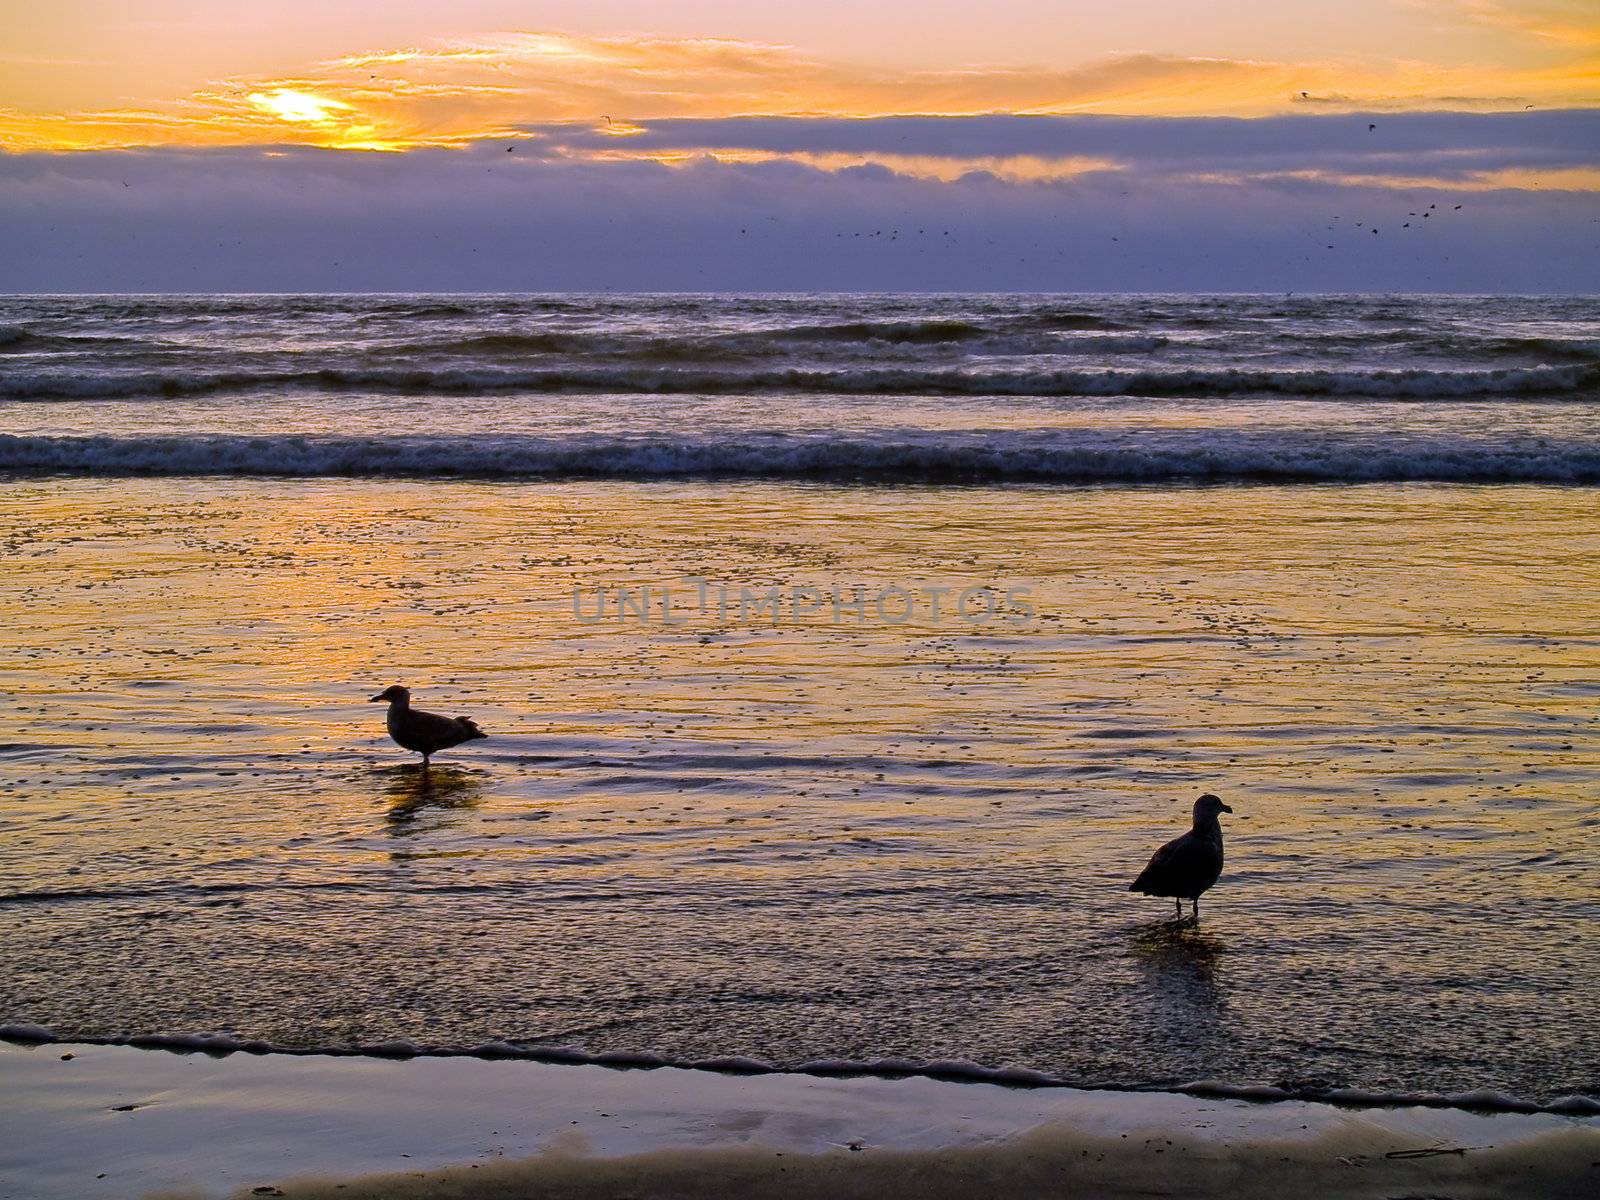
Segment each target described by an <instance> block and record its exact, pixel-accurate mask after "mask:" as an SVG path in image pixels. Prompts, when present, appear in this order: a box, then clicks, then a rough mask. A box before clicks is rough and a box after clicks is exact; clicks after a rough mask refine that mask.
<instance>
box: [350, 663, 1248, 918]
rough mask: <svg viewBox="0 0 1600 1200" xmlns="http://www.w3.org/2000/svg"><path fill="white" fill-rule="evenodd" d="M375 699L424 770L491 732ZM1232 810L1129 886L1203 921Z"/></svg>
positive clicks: (394, 696) (1156, 859)
mask: <svg viewBox="0 0 1600 1200" xmlns="http://www.w3.org/2000/svg"><path fill="white" fill-rule="evenodd" d="M372 702H373V703H374V704H377V703H386V704H388V706H389V712H388V717H387V720H386V724H387V725H388V727H389V736H390V737H391V738H393V739H394V741H395V743H396V744H397V745H399V746H400V747H401V748H402V749H405V750H410V751H413V752H414V753H417V754H420V755H422V769H423V770H424V771H426V770H427V769H428V766H429V763H430V762H431V761H432V759H433V756H434V755H435V754H437V753H439V751H441V750H449V749H451V748H452V747H454V746H459V745H462V744H463V743H465V742H472V741H477V740H478V739H479V738H486V737H488V736H489V735H488V734H486V733H485V732H484V731H483V730H481V729H479V728H478V723H477V722H476V721H474V720H473V719H472V718H471V717H446V716H441V715H440V714H438V713H431V712H423V711H422V710H421V709H417V708H412V707H411V691H410V689H409V688H404V687H401V686H400V685H399V684H395V685H394V686H393V687H388V688H385V689H384V690H383V691H381V692H379V693H378V694H377V695H376V696H374V697H372ZM1232 811H1233V809H1231V808H1229V807H1228V806H1227V805H1226V804H1224V803H1223V802H1222V801H1221V800H1219V799H1218V798H1217V797H1216V796H1213V795H1211V794H1210V793H1207V794H1206V795H1204V796H1201V797H1200V799H1198V800H1196V801H1195V802H1194V812H1193V824H1192V825H1191V826H1190V829H1189V832H1188V833H1185V834H1183V835H1182V836H1180V837H1175V838H1173V839H1172V840H1171V841H1170V842H1168V843H1167V844H1166V845H1165V846H1163V847H1161V849H1159V850H1157V851H1156V852H1155V854H1154V855H1152V856H1151V858H1150V863H1149V865H1148V866H1146V867H1145V869H1144V870H1143V871H1141V872H1140V873H1139V877H1138V878H1137V879H1135V880H1134V881H1133V882H1132V883H1130V884H1129V885H1128V890H1129V891H1130V892H1142V893H1143V894H1144V895H1146V896H1165V897H1167V898H1169V899H1171V900H1172V902H1173V904H1174V905H1175V910H1176V911H1175V914H1174V915H1175V916H1176V917H1177V919H1178V920H1180V921H1181V920H1182V919H1183V902H1184V901H1185V900H1187V901H1189V904H1190V916H1191V919H1192V920H1194V921H1196V922H1198V921H1199V920H1200V897H1201V895H1202V894H1204V893H1205V892H1206V891H1208V890H1210V888H1211V885H1212V884H1214V883H1216V882H1217V879H1218V878H1219V877H1220V876H1221V875H1222V825H1221V823H1220V822H1219V821H1218V819H1217V818H1218V814H1220V813H1231V812H1232Z"/></svg>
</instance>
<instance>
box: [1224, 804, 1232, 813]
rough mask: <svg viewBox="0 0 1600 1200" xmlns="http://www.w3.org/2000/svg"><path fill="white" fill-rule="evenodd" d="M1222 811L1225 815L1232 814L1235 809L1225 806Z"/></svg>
mask: <svg viewBox="0 0 1600 1200" xmlns="http://www.w3.org/2000/svg"><path fill="white" fill-rule="evenodd" d="M1222 811H1223V812H1225V813H1231V812H1232V811H1233V809H1231V808H1229V807H1228V806H1227V805H1226V804H1224V805H1223V806H1222Z"/></svg>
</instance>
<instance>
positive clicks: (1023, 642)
mask: <svg viewBox="0 0 1600 1200" xmlns="http://www.w3.org/2000/svg"><path fill="white" fill-rule="evenodd" d="M12 495H13V496H14V497H15V498H16V499H17V501H18V502H17V503H16V504H15V505H12V506H10V507H7V508H4V509H0V530H3V534H0V545H3V546H4V547H6V548H7V551H8V554H9V560H8V561H9V562H10V564H11V565H12V566H13V567H14V568H15V569H13V570H10V571H8V572H6V573H5V574H3V575H0V620H3V621H4V623H5V625H6V627H7V629H8V630H9V636H10V638H11V642H10V645H9V653H8V654H6V655H0V694H3V696H4V697H5V701H6V705H5V710H6V717H7V729H6V732H5V735H4V737H3V738H0V741H3V743H4V745H3V746H0V801H3V808H0V834H3V836H0V879H3V880H4V881H5V883H4V885H3V886H4V892H3V894H0V939H3V943H4V945H5V946H6V948H7V962H6V964H5V968H4V970H0V1023H3V1022H32V1023H36V1024H40V1025H46V1026H49V1027H50V1028H52V1029H54V1030H55V1031H56V1033H58V1034H59V1035H61V1036H64V1037H100V1036H113V1035H123V1034H132V1035H137V1034H149V1033H157V1032H185V1033H197V1034H198V1033H220V1034H228V1035H232V1036H234V1037H237V1038H242V1039H261V1040H264V1041H267V1042H271V1043H273V1044H275V1045H281V1046H288V1047H294V1048H299V1049H311V1050H318V1049H334V1048H340V1047H345V1046H351V1045H369V1044H373V1043H381V1042H386V1041H390V1040H395V1039H404V1040H407V1041H410V1042H414V1043H416V1044H418V1045H422V1046H434V1047H444V1048H451V1047H455V1048H462V1047H472V1046H476V1045H479V1044H481V1043H484V1042H487V1041H491V1040H501V1041H505V1042H508V1043H513V1044H515V1045H518V1046H522V1047H540V1046H556V1047H570V1048H573V1049H575V1050H578V1051H581V1052H584V1053H589V1054H598V1053H605V1052H624V1053H634V1054H652V1055H656V1056H659V1058H661V1059H663V1060H665V1061H668V1062H672V1063H676V1064H683V1063H692V1062H697V1061H701V1060H705V1059H714V1058H717V1057H720V1056H726V1055H742V1056H745V1057H748V1058H751V1059H756V1060H759V1061H762V1062H765V1063H769V1064H773V1065H778V1066H801V1065H804V1064H807V1063H810V1062H814V1061H817V1060H852V1061H858V1062H859V1061H874V1060H878V1059H883V1058H900V1059H904V1060H909V1061H913V1062H930V1061H936V1060H946V1059H960V1060H965V1061H968V1062H972V1063H976V1064H980V1065H983V1066H988V1067H1018V1068H1023V1069H1030V1070H1034V1071H1039V1072H1043V1073H1046V1074H1048V1075H1051V1076H1053V1077H1055V1078H1057V1079H1059V1080H1061V1081H1064V1082H1068V1083H1072V1084H1075V1085H1079V1086H1107V1085H1110V1086H1123V1085H1146V1086H1149V1085H1155V1086H1163V1087H1174V1086H1177V1085H1181V1084H1184V1083H1188V1082H1192V1081H1194V1080H1199V1079H1207V1078H1211V1079H1221V1080H1224V1081H1227V1082H1229V1083H1235V1084H1269V1085H1282V1086H1285V1087H1286V1088H1288V1089H1290V1090H1292V1091H1295V1092H1297V1093H1299V1092H1303V1091H1308V1090H1313V1091H1314V1090H1316V1089H1319V1088H1338V1087H1363V1088H1368V1089H1371V1090H1375V1091H1385V1092H1416V1091H1434V1092H1466V1091H1473V1090H1476V1089H1480V1088H1490V1089H1495V1090H1498V1091H1502V1092H1507V1093H1510V1094H1512V1095H1515V1096H1520V1097H1523V1098H1530V1099H1546V1100H1548V1099H1553V1098H1556V1097H1559V1096H1562V1095H1565V1094H1568V1093H1572V1092H1579V1091H1585V1090H1588V1091H1591V1092H1592V1091H1593V1090H1594V1089H1596V1088H1600V1078H1597V1077H1596V1074H1595V1064H1594V1060H1593V1055H1592V1053H1590V1052H1589V1051H1590V1049H1591V1048H1592V1047H1593V1046H1594V1045H1595V1043H1596V1040H1597V1038H1600V1025H1597V1024H1596V1022H1597V1015H1596V1010H1595V1008H1594V1006H1592V1005H1584V1004H1579V1003H1575V1002H1574V997H1577V996H1586V995H1591V994H1594V992H1595V991H1596V988H1597V976H1596V970H1597V963H1600V959H1597V958H1596V956H1595V955H1594V954H1593V953H1592V952H1591V949H1590V947H1589V946H1588V945H1587V944H1586V943H1592V940H1593V930H1594V928H1595V916H1596V913H1597V911H1600V910H1597V908H1596V901H1595V893H1594V888H1593V880H1594V871H1595V851H1594V845H1595V843H1594V838H1593V831H1594V828H1595V823H1596V819H1597V818H1596V814H1595V809H1594V796H1595V794H1596V791H1595V789H1596V785H1597V782H1600V770H1597V765H1596V759H1595V756H1594V754H1593V746H1594V745H1595V742H1594V736H1595V733H1594V731H1595V716H1594V712H1595V709H1594V702H1595V697H1596V695H1597V694H1600V685H1597V684H1596V682H1595V669H1594V668H1595V662H1596V661H1597V660H1596V654H1597V641H1596V637H1595V630H1596V629H1597V628H1600V575H1597V571H1596V564H1597V563H1600V539H1597V536H1596V532H1595V530H1596V523H1595V521H1594V516H1595V504H1594V496H1593V493H1592V491H1589V490H1587V489H1559V488H1540V487H1516V488H1482V487H1438V486H1388V485H1382V486H1378V485H1374V486H1369V487H1341V488H1315V487H1301V488H1269V487H1261V488H1226V489H1181V488H1128V489H1085V490H1075V489H1005V488H966V489H917V488H850V487H838V486H794V485H777V484H738V485H735V484H726V483H724V484H716V485H709V484H701V483H682V484H657V485H641V484H598V483H590V484H578V483H567V484H519V485H511V484H501V485H495V484H484V483H471V482H444V481H433V482H407V483H401V482H396V481H365V482H350V481H304V480H301V481H294V480H277V481H272V480H266V481H263V480H207V479H197V480H82V479H79V480H39V481H28V482H23V483H18V484H16V485H15V487H14V489H13V492H12ZM691 576H698V577H700V578H704V579H709V580H717V581H726V582H728V583H730V584H736V585H748V586H750V587H764V586H775V585H788V584H793V583H801V584H805V585H809V586H814V587H818V588H831V587H845V586H855V585H860V586H862V587H870V588H881V587H885V586H888V585H892V584H896V583H898V584H903V585H905V586H907V587H933V586H939V587H947V588H955V589H961V588H965V587H968V586H977V585H989V586H993V587H996V588H1004V587H1012V586H1030V587H1032V588H1033V589H1034V590H1033V594H1032V603H1033V605H1034V606H1035V609H1036V619H1035V620H1033V621H1032V622H1031V623H1029V622H1020V621H1019V622H1012V621H1007V620H995V621H990V622H987V623H977V622H969V621H964V620H962V619H960V618H959V616H953V615H952V614H951V613H950V612H949V611H948V605H947V611H946V612H945V613H944V614H943V615H942V616H941V617H940V619H938V620H934V619H933V618H932V616H931V613H930V611H929V606H928V605H927V604H926V602H924V603H923V604H921V605H920V606H919V612H918V613H917V615H916V616H915V618H914V619H912V620H908V621H904V622H892V621H884V620H880V619H878V618H877V616H876V615H875V614H872V615H870V617H869V619H868V620H866V621H864V622H861V621H856V620H853V619H846V620H842V621H835V620H834V619H833V616H832V614H831V613H828V612H823V613H817V614H812V615H810V616H808V617H806V618H805V619H803V620H800V621H793V620H787V619H786V620H782V621H774V620H772V619H771V618H770V616H763V617H756V616H754V615H748V614H747V615H746V616H745V617H744V618H740V617H739V616H738V615H737V614H736V613H732V614H729V615H727V616H726V617H719V616H718V614H716V613H715V612H711V613H708V614H701V615H694V614H686V615H687V616H688V617H689V619H687V620H686V621H685V622H684V623H681V624H680V623H678V622H677V616H674V619H673V622H672V623H667V622H664V621H662V620H660V619H659V610H658V612H657V615H656V619H652V620H650V621H641V620H638V619H632V618H629V619H617V618H616V617H615V616H614V615H613V616H612V617H610V618H608V619H606V620H601V621H585V620H579V619H577V618H575V616H574V614H573V608H572V591H573V588H574V587H584V588H592V587H594V586H597V585H601V584H607V585H615V586H621V585H627V586H630V587H635V588H637V587H640V586H644V585H646V584H651V585H662V584H668V583H670V584H672V585H673V586H675V587H677V588H678V589H679V595H680V597H686V596H692V594H693V588H692V585H688V584H685V583H684V582H683V580H684V579H685V577H691ZM947 599H948V597H947ZM680 615H685V614H680ZM397 681H402V682H406V683H408V684H409V685H411V686H412V687H413V688H415V689H416V693H417V703H418V704H419V705H420V706H422V707H424V708H428V709H430V710H442V711H445V712H447V713H449V714H451V715H454V714H455V713H468V714H470V715H472V716H473V717H475V718H476V719H477V720H478V721H479V722H480V723H481V724H482V725H483V727H484V728H485V729H486V730H488V731H489V733H490V734H491V737H490V738H489V740H487V741H482V742H475V743H473V744H472V746H470V747H466V748H463V749H462V750H460V751H457V752H453V753H452V754H449V755H446V756H443V757H442V758H441V759H440V761H439V765H438V766H437V767H436V768H435V770H434V771H433V772H431V773H430V774H429V776H428V777H427V778H426V779H424V778H423V777H422V776H421V775H420V774H419V772H418V771H417V770H416V768H415V766H414V764H413V763H412V762H410V761H408V760H410V759H413V758H414V757H415V756H412V755H408V754H405V753H403V752H401V751H400V750H399V749H398V748H397V747H395V746H394V745H393V744H392V743H391V742H390V741H389V740H388V737H387V735H386V734H385V732H384V729H383V721H382V711H381V709H380V707H379V706H377V705H372V704H368V703H367V698H368V697H369V696H371V695H373V694H374V693H375V692H376V691H378V690H379V689H380V688H381V687H383V686H385V685H387V684H390V683H393V682H397ZM1202 791H1211V792H1215V793H1217V794H1219V795H1221V796H1223V797H1224V799H1226V800H1227V801H1228V802H1229V803H1230V804H1231V805H1232V807H1233V808H1234V810H1235V812H1234V815H1232V816H1229V817H1226V818H1225V823H1226V837H1227V847H1228V861H1227V865H1226V867H1225V869H1224V874H1223V878H1222V879H1221V881H1220V882H1219V883H1218V885H1217V887H1216V888H1215V889H1214V890H1213V892H1212V893H1211V894H1210V895H1208V897H1207V898H1206V900H1205V901H1204V902H1203V903H1202V906H1201V908H1202V923H1201V926H1200V928H1199V929H1197V930H1194V929H1174V928H1172V927H1171V926H1170V924H1169V923H1168V917H1169V915H1170V912H1171V907H1170V905H1169V904H1167V903H1165V902H1163V901H1160V900H1153V899H1149V898H1146V897H1141V896H1137V895H1132V894H1130V893H1129V892H1128V891H1127V890H1126V888H1127V884H1128V881H1129V880H1131V879H1132V878H1133V876H1134V875H1135V874H1136V873H1137V872H1138V870H1139V869H1140V868H1141V867H1142V866H1143V865H1144V863H1145V862H1146V861H1147V860H1148V858H1149V855H1150V853H1151V851H1152V850H1153V849H1154V848H1155V847H1156V846H1158V845H1160V844H1161V843H1162V842H1164V841H1165V840H1167V839H1168V838H1170V837H1172V836H1173V835H1174V834H1176V833H1178V832H1180V831H1181V830H1182V829H1183V828H1185V827H1186V826H1187V823H1188V808H1189V805H1190V803H1192V801H1193V798H1194V797H1195V796H1196V795H1198V794H1200V793H1201V792H1202Z"/></svg>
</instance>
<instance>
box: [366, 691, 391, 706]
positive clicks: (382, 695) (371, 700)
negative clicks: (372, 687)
mask: <svg viewBox="0 0 1600 1200" xmlns="http://www.w3.org/2000/svg"><path fill="white" fill-rule="evenodd" d="M384 699H387V697H386V696H384V694H383V693H382V692H379V693H378V694H377V695H376V696H374V697H372V699H370V700H368V701H367V703H368V704H376V703H377V702H378V701H379V700H384Z"/></svg>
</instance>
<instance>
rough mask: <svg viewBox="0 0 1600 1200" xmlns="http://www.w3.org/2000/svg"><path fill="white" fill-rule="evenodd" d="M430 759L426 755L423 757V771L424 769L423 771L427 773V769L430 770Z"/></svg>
mask: <svg viewBox="0 0 1600 1200" xmlns="http://www.w3.org/2000/svg"><path fill="white" fill-rule="evenodd" d="M428 757H429V756H428V755H426V754H424V755H423V756H422V769H423V770H424V771H426V770H427V769H428Z"/></svg>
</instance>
